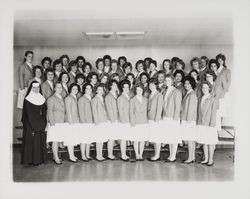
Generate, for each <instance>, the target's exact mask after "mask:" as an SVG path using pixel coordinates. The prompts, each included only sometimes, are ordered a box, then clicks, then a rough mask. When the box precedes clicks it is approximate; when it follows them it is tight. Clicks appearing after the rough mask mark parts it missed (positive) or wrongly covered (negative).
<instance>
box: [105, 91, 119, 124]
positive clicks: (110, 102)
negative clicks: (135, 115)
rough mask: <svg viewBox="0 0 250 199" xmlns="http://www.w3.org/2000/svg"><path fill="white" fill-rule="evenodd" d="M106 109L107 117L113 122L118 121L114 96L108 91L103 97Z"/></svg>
mask: <svg viewBox="0 0 250 199" xmlns="http://www.w3.org/2000/svg"><path fill="white" fill-rule="evenodd" d="M105 105H106V111H107V115H108V119H109V120H110V121H111V122H112V123H113V122H115V121H118V108H117V102H116V98H115V96H114V95H113V94H112V93H111V92H109V94H108V95H106V97H105Z"/></svg>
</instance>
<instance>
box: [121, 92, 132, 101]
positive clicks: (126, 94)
mask: <svg viewBox="0 0 250 199" xmlns="http://www.w3.org/2000/svg"><path fill="white" fill-rule="evenodd" d="M122 94H123V95H124V96H125V97H126V98H127V99H128V100H129V99H130V98H129V95H128V93H124V92H123V93H122Z"/></svg>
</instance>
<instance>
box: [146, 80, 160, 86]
mask: <svg viewBox="0 0 250 199" xmlns="http://www.w3.org/2000/svg"><path fill="white" fill-rule="evenodd" d="M148 84H154V85H156V86H157V85H158V81H157V79H155V78H151V79H150V80H149V81H148Z"/></svg>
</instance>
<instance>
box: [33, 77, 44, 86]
mask: <svg viewBox="0 0 250 199" xmlns="http://www.w3.org/2000/svg"><path fill="white" fill-rule="evenodd" d="M34 79H35V80H36V81H38V82H39V83H40V84H41V82H42V80H41V78H38V77H34Z"/></svg>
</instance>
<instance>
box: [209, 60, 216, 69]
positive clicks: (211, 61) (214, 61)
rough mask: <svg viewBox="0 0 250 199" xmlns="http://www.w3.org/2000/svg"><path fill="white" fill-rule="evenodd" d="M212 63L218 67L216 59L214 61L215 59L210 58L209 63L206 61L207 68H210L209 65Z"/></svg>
mask: <svg viewBox="0 0 250 199" xmlns="http://www.w3.org/2000/svg"><path fill="white" fill-rule="evenodd" d="M212 64H216V67H217V69H218V68H219V64H218V61H216V60H215V59H210V60H209V63H208V68H209V69H211V65H212Z"/></svg>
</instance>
